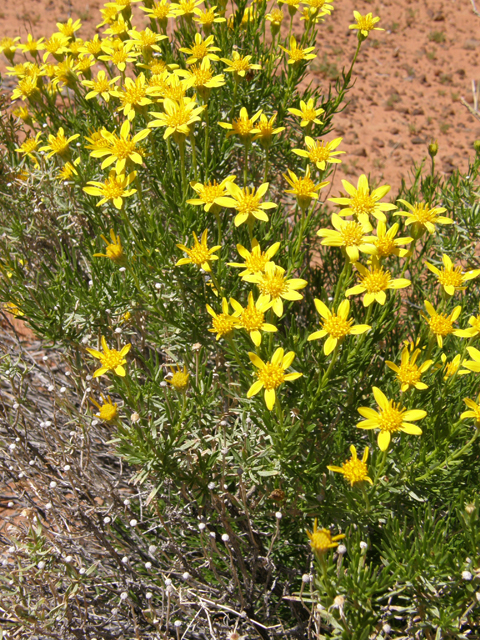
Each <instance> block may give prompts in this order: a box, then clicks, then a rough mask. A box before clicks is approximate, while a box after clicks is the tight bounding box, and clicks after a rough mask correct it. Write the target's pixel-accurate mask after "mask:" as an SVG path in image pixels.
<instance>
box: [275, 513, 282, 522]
mask: <svg viewBox="0 0 480 640" xmlns="http://www.w3.org/2000/svg"><path fill="white" fill-rule="evenodd" d="M275 518H276V519H277V520H281V519H282V518H283V516H282V513H281V512H280V511H277V512H276V514H275Z"/></svg>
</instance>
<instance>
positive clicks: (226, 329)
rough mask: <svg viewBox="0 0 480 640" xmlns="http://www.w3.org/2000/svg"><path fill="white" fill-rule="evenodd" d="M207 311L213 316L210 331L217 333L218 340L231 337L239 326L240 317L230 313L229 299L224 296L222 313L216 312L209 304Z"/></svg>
mask: <svg viewBox="0 0 480 640" xmlns="http://www.w3.org/2000/svg"><path fill="white" fill-rule="evenodd" d="M207 311H208V313H209V314H210V315H211V316H212V318H213V320H212V328H211V329H209V331H210V333H216V334H217V340H220V338H229V337H230V336H231V335H232V333H233V330H234V329H235V327H236V326H238V318H237V317H235V316H231V315H230V313H229V308H228V301H227V299H226V298H222V313H216V312H215V311H214V310H213V309H212V307H211V306H210V305H209V304H207Z"/></svg>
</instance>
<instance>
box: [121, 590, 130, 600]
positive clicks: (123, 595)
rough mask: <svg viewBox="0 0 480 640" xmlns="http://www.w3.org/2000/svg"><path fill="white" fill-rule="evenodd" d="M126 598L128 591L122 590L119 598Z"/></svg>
mask: <svg viewBox="0 0 480 640" xmlns="http://www.w3.org/2000/svg"><path fill="white" fill-rule="evenodd" d="M127 598H128V593H127V592H126V591H122V593H121V594H120V600H126V599H127Z"/></svg>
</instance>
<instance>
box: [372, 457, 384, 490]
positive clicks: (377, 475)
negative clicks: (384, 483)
mask: <svg viewBox="0 0 480 640" xmlns="http://www.w3.org/2000/svg"><path fill="white" fill-rule="evenodd" d="M386 461H387V450H385V451H382V455H381V456H380V464H379V465H378V468H377V469H376V470H375V478H374V480H373V484H377V481H378V480H379V478H380V476H381V475H382V473H383V470H384V468H385V463H386Z"/></svg>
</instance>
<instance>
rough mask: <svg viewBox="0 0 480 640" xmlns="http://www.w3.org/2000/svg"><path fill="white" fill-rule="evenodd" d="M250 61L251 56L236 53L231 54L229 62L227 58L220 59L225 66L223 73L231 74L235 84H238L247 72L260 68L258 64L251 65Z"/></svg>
mask: <svg viewBox="0 0 480 640" xmlns="http://www.w3.org/2000/svg"><path fill="white" fill-rule="evenodd" d="M251 59H252V56H241V55H240V54H239V53H238V51H234V52H233V53H232V59H231V60H229V59H228V58H220V60H221V61H222V62H224V63H225V64H226V65H227V68H226V69H224V71H228V72H230V73H233V77H234V79H235V81H236V82H239V81H240V80H241V79H242V78H244V77H245V75H246V73H247V71H252V70H254V69H261V68H262V67H261V66H260V65H259V64H252V63H251V62H250V60H251Z"/></svg>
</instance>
